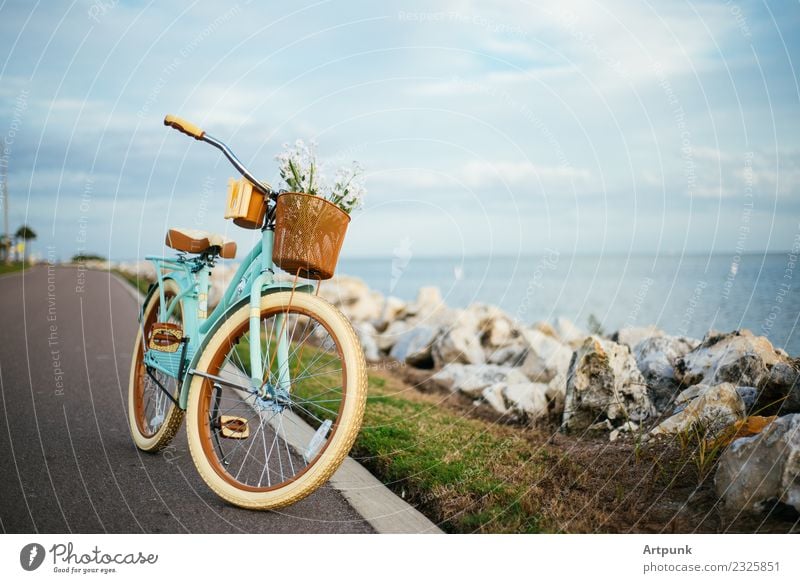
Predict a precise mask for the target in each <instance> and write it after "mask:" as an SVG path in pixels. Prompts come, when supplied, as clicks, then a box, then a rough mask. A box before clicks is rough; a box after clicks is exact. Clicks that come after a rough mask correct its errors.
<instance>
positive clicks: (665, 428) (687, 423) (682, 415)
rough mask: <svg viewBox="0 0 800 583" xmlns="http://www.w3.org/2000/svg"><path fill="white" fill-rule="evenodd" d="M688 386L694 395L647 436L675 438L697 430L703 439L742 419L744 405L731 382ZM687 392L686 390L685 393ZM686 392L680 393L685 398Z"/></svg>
mask: <svg viewBox="0 0 800 583" xmlns="http://www.w3.org/2000/svg"><path fill="white" fill-rule="evenodd" d="M697 387H699V388H696V387H690V389H692V390H693V391H694V392H695V393H696V396H695V397H694V398H692V399H691V400H689V402H688V403H686V406H685V407H684V408H683V409H682V410H681V411H680V412H679V413H676V414H675V415H673V416H672V417H669V418H667V419H665V420H664V421H662V422H661V423H659V424H658V425H657V426H656V427H655V428H653V429H652V430H650V435H653V436H656V435H677V434H679V433H685V432H690V431H696V432H698V434H699V435H701V436H702V437H704V438H705V437H710V436H714V435H717V434H718V433H719V432H720V431H722V430H724V429H725V428H727V427H728V426H730V425H733V424H734V423H736V422H737V421H739V420H741V419H744V416H745V409H744V402H743V401H742V398H741V397H740V396H739V393H737V392H736V387H735V386H734V385H732V384H731V383H722V384H719V385H714V386H707V385H698V386H697ZM688 390H689V389H687V391H688ZM685 393H686V391H684V392H683V393H681V395H684V394H685Z"/></svg>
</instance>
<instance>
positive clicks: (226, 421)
mask: <svg viewBox="0 0 800 583" xmlns="http://www.w3.org/2000/svg"><path fill="white" fill-rule="evenodd" d="M219 426H220V429H221V430H222V437H226V438H228V439H247V438H248V437H250V427H249V426H248V424H247V419H242V418H241V417H233V416H230V415H222V416H221V417H220V418H219Z"/></svg>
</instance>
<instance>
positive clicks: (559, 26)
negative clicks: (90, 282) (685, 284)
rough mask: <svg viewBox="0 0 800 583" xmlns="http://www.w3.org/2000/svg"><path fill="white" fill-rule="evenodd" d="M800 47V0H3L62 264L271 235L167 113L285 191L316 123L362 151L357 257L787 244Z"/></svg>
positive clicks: (18, 219) (350, 244)
mask: <svg viewBox="0 0 800 583" xmlns="http://www.w3.org/2000/svg"><path fill="white" fill-rule="evenodd" d="M799 48H800V4H798V2H777V3H767V2H745V1H719V2H705V1H704V2H684V1H675V2H639V1H626V2H621V1H620V2H617V1H603V2H599V1H575V2H572V1H570V2H564V1H560V2H554V3H548V2H528V1H520V0H508V1H495V2H486V1H485V2H447V1H441V2H421V1H420V2H413V1H412V2H391V1H390V2H366V1H364V2H359V1H348V2H343V1H320V2H311V3H308V2H291V3H287V2H256V1H251V2H247V1H240V2H224V3H221V2H172V1H164V0H162V1H159V2H155V1H151V2H144V1H142V2H134V1H119V2H118V1H115V0H94V1H89V0H85V1H75V2H71V3H70V2H57V1H53V2H33V1H29V0H28V1H20V2H15V1H2V0H0V134H1V135H2V138H3V142H2V152H1V153H2V158H0V172H2V173H3V174H7V182H8V190H9V194H10V198H9V212H10V222H11V227H12V229H16V227H17V226H19V225H20V224H22V223H27V224H29V225H30V226H31V227H33V229H34V230H35V231H36V232H37V234H38V235H39V237H38V239H37V241H36V243H35V244H34V250H35V252H37V253H39V254H41V255H49V256H51V257H55V258H58V259H67V258H69V257H70V256H71V255H72V254H73V253H76V252H78V251H83V252H94V253H98V254H100V255H103V256H107V257H110V258H114V259H120V260H122V259H125V260H127V259H133V258H136V257H140V256H142V255H145V254H149V253H161V252H163V251H164V245H163V241H164V235H165V233H166V230H167V229H168V228H169V227H172V226H178V227H189V228H197V229H205V230H209V231H214V232H220V233H224V234H226V235H228V236H229V237H232V238H234V239H236V240H237V241H238V242H239V244H240V248H242V247H244V246H249V245H250V244H252V241H253V238H254V233H253V232H252V231H246V230H242V229H240V228H238V227H236V226H234V225H233V224H232V223H231V222H229V221H225V219H224V218H223V213H224V206H225V196H226V184H227V179H228V178H229V177H231V176H234V174H235V171H234V170H233V169H232V168H231V167H230V165H229V164H228V163H227V162H226V161H225V159H224V158H223V157H222V156H221V155H220V154H219V152H218V151H216V150H214V149H213V148H211V147H210V146H208V145H206V144H203V143H200V142H196V141H194V140H192V139H189V138H187V137H186V136H183V135H182V134H179V133H177V132H175V131H172V130H170V129H168V128H166V127H164V126H163V125H162V120H163V117H164V115H165V114H167V113H172V114H176V115H180V116H182V117H185V118H187V119H189V120H191V121H193V122H195V123H197V124H198V125H200V126H201V127H203V128H204V129H205V130H206V131H207V132H208V133H209V134H211V135H213V136H215V137H217V138H220V139H222V140H223V141H225V142H226V143H228V144H229V145H230V146H231V147H232V148H233V149H234V151H235V152H237V153H238V155H239V157H240V158H241V159H242V160H243V161H244V162H245V163H246V164H247V165H248V167H249V168H251V169H252V170H253V172H254V173H255V174H256V175H258V176H259V177H261V178H263V179H264V180H267V181H269V182H271V183H276V182H277V181H278V176H277V170H276V163H275V155H277V154H278V153H279V152H280V151H281V149H282V145H283V144H284V143H287V142H294V140H295V139H298V138H301V139H305V140H311V139H313V140H316V141H317V143H318V147H317V149H318V152H319V156H320V158H321V161H322V163H323V164H324V169H325V170H324V172H325V174H326V175H327V176H328V177H332V176H333V175H334V173H335V170H336V168H337V167H338V166H340V165H343V164H350V163H351V162H352V161H353V160H358V161H359V162H360V163H361V165H362V166H364V167H365V169H366V186H367V189H368V195H367V200H366V203H365V207H364V209H363V210H361V211H358V212H356V213H355V214H354V220H353V222H352V223H351V226H350V230H349V233H348V238H347V241H346V243H345V249H344V251H343V252H344V253H346V254H348V256H350V257H359V256H365V257H366V256H387V255H391V254H392V253H397V252H398V251H397V250H398V249H399V250H401V251H402V252H403V253H408V252H413V253H414V254H416V255H417V256H441V255H455V256H458V255H461V256H470V255H490V254H503V255H519V254H541V253H544V252H546V250H557V251H558V252H559V253H562V254H593V253H597V254H605V253H615V254H617V253H619V254H629V255H630V254H638V253H659V254H681V253H717V252H724V253H753V252H763V251H765V250H768V251H775V252H777V251H784V250H787V249H791V248H792V247H793V246H795V245H796V242H797V241H800V239H798V237H800V115H798V114H800V88H798V72H797V69H796V68H795V67H797V66H800V50H798V49H799ZM256 234H257V233H256ZM240 254H242V252H240Z"/></svg>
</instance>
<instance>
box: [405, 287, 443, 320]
mask: <svg viewBox="0 0 800 583" xmlns="http://www.w3.org/2000/svg"><path fill="white" fill-rule="evenodd" d="M444 308H445V305H444V300H442V294H441V292H440V291H439V288H438V287H421V288H419V291H418V292H417V299H416V300H415V301H414V303H412V304H409V305H407V306H406V309H405V314H406V316H407V317H408V316H415V317H416V318H417V319H418V320H422V319H425V318H429V317H430V316H432V315H433V314H435V313H436V312H438V311H439V310H442V309H444Z"/></svg>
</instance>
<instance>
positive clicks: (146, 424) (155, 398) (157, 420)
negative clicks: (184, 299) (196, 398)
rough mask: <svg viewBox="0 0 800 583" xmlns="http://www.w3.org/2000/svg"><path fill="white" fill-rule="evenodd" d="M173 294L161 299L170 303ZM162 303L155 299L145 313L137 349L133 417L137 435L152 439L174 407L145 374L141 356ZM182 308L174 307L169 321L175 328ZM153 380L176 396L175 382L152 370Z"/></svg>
mask: <svg viewBox="0 0 800 583" xmlns="http://www.w3.org/2000/svg"><path fill="white" fill-rule="evenodd" d="M174 297H175V294H174V293H173V292H171V291H165V292H164V299H165V300H166V301H167V302H169V300H170V299H172V298H174ZM160 303H161V300H160V298H159V297H154V299H153V307H152V308H151V309H150V310H148V312H147V317H146V319H145V320H144V321H143V323H142V326H141V334H140V339H139V344H138V346H137V347H136V354H137V358H136V377H135V382H136V385H135V387H134V392H133V408H134V412H135V414H134V417H135V418H136V427H137V429H138V430H139V433H140V434H141V435H142V436H144V437H145V438H148V439H150V438H152V437H154V436H156V435H157V434H158V432H159V431H161V429H162V428H163V427H164V424H165V423H166V422H167V419H168V417H169V413H170V409H171V408H172V407H174V406H175V405H174V404H173V403H172V401H171V400H170V399H169V397H167V395H165V394H164V392H163V391H162V390H161V389H160V388H159V387H158V385H156V383H155V381H154V380H153V379H152V378H151V377H150V375H148V374H147V367H146V366H145V364H144V353H145V350H146V337H145V335H146V332H147V330H149V329H150V326H152V324H153V323H154V322H155V321H156V320H157V318H158V310H159V306H160ZM181 314H182V313H181V306H177V307H176V309H175V311H174V312H173V315H172V316H171V317H170V319H169V321H170V322H172V323H174V324H181V322H182V318H181V317H180V316H181ZM152 374H153V376H155V377H156V379H158V382H160V383H161V385H162V386H163V387H164V388H165V389H167V391H169V393H170V394H171V395H173V396H175V395H177V394H178V381H177V380H176V379H174V378H172V377H170V376H168V375H166V374H164V373H162V372H160V371H158V370H155V369H153V370H152Z"/></svg>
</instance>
